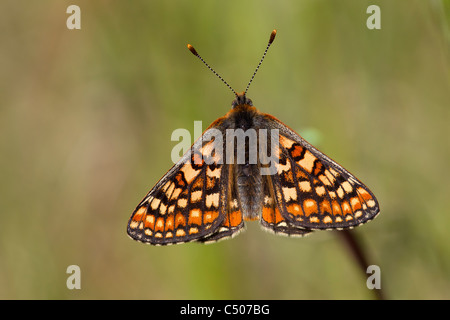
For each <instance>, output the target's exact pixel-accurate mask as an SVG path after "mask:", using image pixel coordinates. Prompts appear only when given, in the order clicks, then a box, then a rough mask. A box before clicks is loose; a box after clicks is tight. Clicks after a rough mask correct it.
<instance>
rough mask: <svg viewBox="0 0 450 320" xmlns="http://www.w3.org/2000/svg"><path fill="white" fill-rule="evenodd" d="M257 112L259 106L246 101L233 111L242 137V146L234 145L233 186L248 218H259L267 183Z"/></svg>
mask: <svg viewBox="0 0 450 320" xmlns="http://www.w3.org/2000/svg"><path fill="white" fill-rule="evenodd" d="M257 114H258V111H257V110H256V109H255V107H253V106H250V105H246V104H242V105H237V106H235V108H234V109H233V110H232V111H231V114H230V116H231V119H232V122H233V125H234V133H235V134H236V138H237V139H239V138H240V140H241V145H239V143H235V144H234V155H233V158H234V159H233V160H234V161H233V162H234V163H235V166H234V172H235V177H236V179H235V181H234V183H235V185H234V186H232V187H234V188H235V190H236V193H237V197H238V199H239V200H238V201H239V204H240V208H241V211H242V215H243V218H244V220H256V219H259V217H260V216H261V212H262V205H263V204H262V203H263V193H262V183H263V182H262V178H261V174H260V165H259V153H258V150H257V148H258V145H259V132H258V130H257V127H256V126H255V119H256V118H257ZM239 130H241V131H240V134H241V135H240V136H239V134H238V133H239ZM229 142H230V141H229ZM235 142H237V141H235ZM242 145H243V146H242Z"/></svg>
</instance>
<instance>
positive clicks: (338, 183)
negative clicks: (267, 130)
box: [262, 115, 379, 234]
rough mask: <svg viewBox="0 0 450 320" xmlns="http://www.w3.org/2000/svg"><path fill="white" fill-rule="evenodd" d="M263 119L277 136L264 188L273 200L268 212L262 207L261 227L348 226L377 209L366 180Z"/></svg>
mask: <svg viewBox="0 0 450 320" xmlns="http://www.w3.org/2000/svg"><path fill="white" fill-rule="evenodd" d="M266 118H267V121H268V122H269V124H268V126H270V127H271V128H275V129H278V130H279V132H280V136H279V138H280V139H279V149H278V155H279V164H278V166H277V174H275V175H271V176H268V186H267V187H266V189H267V190H273V191H271V192H268V195H269V196H268V197H266V199H267V205H268V204H269V203H272V202H274V203H276V205H272V207H271V209H265V210H266V212H270V214H268V213H266V214H264V212H263V215H262V224H263V226H266V227H267V226H268V227H269V228H271V229H273V230H274V231H275V232H283V233H287V234H289V233H292V232H293V230H294V232H298V231H297V229H296V228H300V229H302V230H303V232H304V233H307V232H310V231H312V230H315V229H347V228H353V227H355V226H358V225H360V224H362V223H365V222H367V221H369V220H371V219H373V218H374V217H375V216H376V215H377V214H378V212H379V206H378V202H377V200H376V198H375V196H374V195H373V194H372V192H371V191H370V190H369V189H368V188H367V187H366V186H365V185H364V184H362V183H361V182H360V181H359V180H358V179H357V178H355V177H354V176H353V175H352V174H351V173H349V172H348V171H347V170H345V169H344V168H343V167H341V166H340V165H339V164H337V163H336V162H334V161H333V160H332V159H330V158H329V157H327V156H326V155H324V154H323V153H321V152H320V151H318V150H317V149H316V148H314V147H313V146H311V145H310V144H309V143H308V142H306V141H305V140H304V139H303V138H302V137H300V135H298V134H297V133H295V132H294V131H293V130H291V129H290V128H288V127H287V126H286V125H284V124H283V123H282V122H281V121H279V120H277V119H276V118H274V117H272V116H270V115H266ZM265 205H266V203H265ZM265 208H266V207H265Z"/></svg>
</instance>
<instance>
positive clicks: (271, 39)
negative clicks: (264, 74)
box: [244, 29, 277, 96]
mask: <svg viewBox="0 0 450 320" xmlns="http://www.w3.org/2000/svg"><path fill="white" fill-rule="evenodd" d="M276 35H277V30H276V29H274V30H273V31H272V33H271V34H270V39H269V43H268V44H267V47H266V50H265V51H264V54H263V56H262V58H261V60H260V61H259V63H258V66H257V67H256V70H255V72H254V73H253V75H252V78H251V79H250V81H249V83H248V85H247V88H246V89H245V92H244V96H245V95H246V94H247V91H248V88H249V87H250V84H251V83H252V81H253V78H254V77H255V75H256V72H258V69H259V67H260V66H261V63H262V62H263V60H264V58H265V57H266V53H267V50H269V47H270V45H271V44H272V42H273V40H275V36H276Z"/></svg>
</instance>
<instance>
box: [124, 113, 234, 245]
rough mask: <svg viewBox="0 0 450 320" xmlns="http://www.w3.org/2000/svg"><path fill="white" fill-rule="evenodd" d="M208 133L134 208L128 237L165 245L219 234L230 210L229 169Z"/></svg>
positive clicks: (209, 131) (210, 133) (217, 146)
mask: <svg viewBox="0 0 450 320" xmlns="http://www.w3.org/2000/svg"><path fill="white" fill-rule="evenodd" d="M218 123H220V121H218ZM211 129H214V128H213V127H210V128H208V129H207V130H206V131H205V132H204V134H203V135H202V137H201V138H200V139H199V140H197V141H196V142H195V143H194V144H193V145H192V147H191V148H190V150H189V151H188V152H187V153H186V154H185V155H184V156H183V157H182V159H181V160H180V161H179V162H178V163H177V164H175V165H174V166H173V167H172V169H170V170H169V171H168V172H167V173H166V174H165V175H164V176H163V177H162V178H161V180H160V181H159V182H158V183H157V184H156V185H155V186H154V187H153V188H152V190H150V192H149V193H148V194H147V196H146V197H145V198H144V199H143V200H142V201H141V203H140V204H139V205H138V206H137V207H136V209H135V210H134V212H133V214H132V215H131V218H130V220H129V222H128V228H127V231H128V234H129V235H130V237H132V238H133V239H135V240H138V241H141V242H144V243H150V244H156V245H158V244H159V245H164V244H172V243H183V242H189V241H197V240H199V239H205V238H208V237H210V236H212V235H213V234H216V233H217V232H218V230H220V226H221V225H223V223H224V222H225V221H226V220H227V214H228V211H229V209H228V202H229V190H230V188H229V186H228V177H229V175H230V171H229V170H230V167H229V166H228V165H226V164H224V161H223V159H221V155H220V153H217V152H215V151H217V150H219V149H217V148H222V147H223V146H222V144H221V143H220V145H216V143H217V141H216V140H215V138H214V137H213V131H212V130H211ZM219 142H220V141H219ZM205 159H210V160H209V161H205Z"/></svg>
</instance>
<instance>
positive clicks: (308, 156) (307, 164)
mask: <svg viewBox="0 0 450 320" xmlns="http://www.w3.org/2000/svg"><path fill="white" fill-rule="evenodd" d="M316 159H317V158H316V157H315V156H314V155H313V154H312V153H311V152H309V151H308V150H306V151H305V155H304V156H303V159H301V160H300V161H298V164H299V165H300V166H301V167H303V168H304V169H305V170H306V171H308V172H309V173H311V172H312V169H313V167H314V161H315V160H316Z"/></svg>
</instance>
